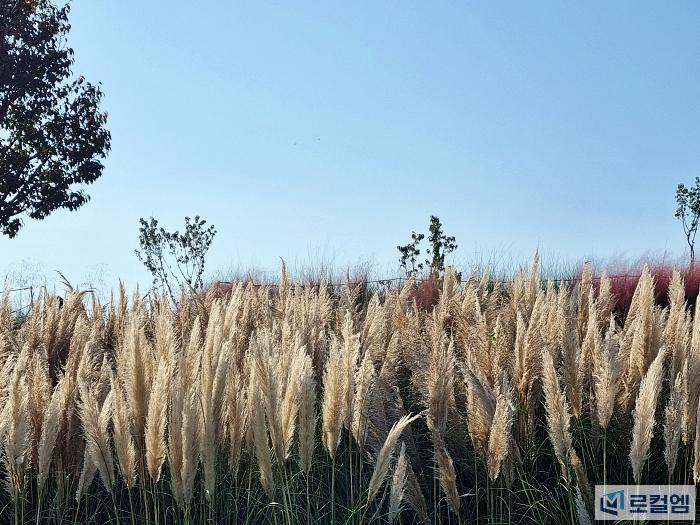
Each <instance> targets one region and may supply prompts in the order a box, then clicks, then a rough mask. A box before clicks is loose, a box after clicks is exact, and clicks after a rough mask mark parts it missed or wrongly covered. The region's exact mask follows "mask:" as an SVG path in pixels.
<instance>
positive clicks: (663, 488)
mask: <svg viewBox="0 0 700 525" xmlns="http://www.w3.org/2000/svg"><path fill="white" fill-rule="evenodd" d="M595 519H596V520H603V521H617V520H663V521H669V520H670V521H694V520H695V485H596V486H595Z"/></svg>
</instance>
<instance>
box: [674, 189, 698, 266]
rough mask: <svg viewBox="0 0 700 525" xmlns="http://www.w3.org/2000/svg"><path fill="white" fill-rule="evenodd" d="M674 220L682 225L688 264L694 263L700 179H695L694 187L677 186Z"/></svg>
mask: <svg viewBox="0 0 700 525" xmlns="http://www.w3.org/2000/svg"><path fill="white" fill-rule="evenodd" d="M676 203H677V204H678V208H677V209H676V218H677V219H679V220H680V221H681V224H682V225H683V233H684V234H685V239H686V241H687V243H688V246H689V247H690V263H691V264H693V263H694V262H695V234H696V233H697V231H698V221H699V220H700V177H695V185H694V186H693V187H691V188H688V187H686V186H685V184H679V185H678V188H677V189H676Z"/></svg>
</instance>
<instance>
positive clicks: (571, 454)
mask: <svg viewBox="0 0 700 525" xmlns="http://www.w3.org/2000/svg"><path fill="white" fill-rule="evenodd" d="M654 281H655V278H654V276H653V275H652V273H651V272H650V271H649V270H648V268H645V269H644V270H643V271H642V274H641V277H640V278H639V279H638V282H637V283H636V288H635V289H634V293H633V294H632V296H631V298H627V299H626V300H628V303H629V307H628V308H625V312H624V313H622V312H621V311H620V309H619V308H617V307H616V295H615V293H614V290H613V286H612V283H611V280H610V279H609V278H607V277H605V276H604V275H603V276H602V277H601V278H600V279H597V278H596V279H594V278H593V275H592V272H591V268H590V266H589V265H584V266H583V268H582V269H581V271H580V279H577V280H576V281H573V282H571V283H553V282H542V281H541V280H540V268H539V262H538V260H537V257H535V259H534V261H533V264H532V267H531V268H530V269H529V270H527V271H520V272H519V273H518V274H517V275H516V276H515V278H514V279H513V280H512V281H510V282H495V281H494V280H493V279H490V278H489V276H488V275H486V274H484V275H477V276H472V277H470V278H466V277H464V279H463V280H460V279H459V278H458V276H457V274H456V273H455V272H454V271H452V270H451V269H448V270H447V271H446V272H445V274H444V275H443V276H440V277H439V278H436V279H434V282H435V283H437V286H438V293H437V295H436V298H435V300H434V301H430V302H429V303H428V304H426V303H425V302H424V301H419V300H418V299H419V297H418V295H419V291H420V286H419V283H417V282H415V281H414V280H409V281H408V282H406V283H405V284H402V285H401V286H396V287H393V288H385V289H382V290H378V291H376V293H373V292H371V291H370V290H368V289H367V288H366V287H363V286H361V285H353V284H351V283H347V284H346V285H344V286H341V287H332V286H329V285H327V284H326V283H324V282H321V283H319V284H318V285H314V286H309V285H307V286H302V285H299V284H295V283H294V282H291V280H290V279H289V277H288V275H287V273H286V271H285V270H284V268H283V271H282V276H281V279H280V283H279V285H278V286H256V285H253V284H251V283H247V284H246V283H239V284H235V285H233V286H232V287H231V289H230V290H227V291H226V293H224V294H222V293H213V292H212V293H208V294H192V295H190V296H185V297H183V298H182V299H181V300H180V301H179V302H178V303H177V304H176V305H173V304H172V303H171V302H170V301H168V300H167V299H164V298H159V297H154V296H152V295H147V296H143V295H140V294H139V293H138V292H137V293H135V294H134V295H133V296H130V295H127V293H126V292H125V291H124V290H121V291H120V293H119V294H118V295H117V296H116V297H115V298H114V299H113V300H112V301H110V302H109V303H108V304H105V305H102V304H99V303H98V302H97V300H95V299H94V298H93V297H92V296H91V295H90V294H89V293H80V292H79V291H76V290H73V291H71V292H69V293H67V294H66V295H65V297H63V298H59V297H57V296H53V295H50V294H44V295H42V296H41V297H40V298H38V299H37V300H35V303H34V304H33V305H32V308H31V313H30V314H29V315H28V316H27V317H26V318H24V319H23V320H22V322H21V323H20V322H18V320H17V319H16V318H15V316H14V315H13V313H12V308H11V305H10V304H11V302H10V298H9V293H8V292H5V293H4V295H3V300H2V304H1V306H0V410H1V411H0V450H1V466H0V479H1V480H2V483H3V487H2V494H1V495H0V523H42V524H43V523H56V524H59V523H60V524H68V523H85V522H89V523H124V524H132V525H135V524H143V523H148V524H170V523H174V524H195V523H211V524H229V523H230V524H234V523H236V524H238V523H240V524H245V523H249V524H258V523H269V524H274V525H283V524H297V523H304V524H312V523H313V524H315V523H319V524H320V523H329V524H330V523H342V524H363V523H397V524H398V523H402V524H413V523H442V524H467V523H483V524H501V523H543V524H545V523H556V524H560V525H561V524H567V523H572V524H573V523H581V524H584V523H590V522H591V521H592V518H593V510H594V501H593V496H592V493H593V487H594V485H595V484H604V483H607V484H638V483H641V484H645V483H653V484H664V485H665V484H692V483H695V482H696V481H698V480H700V418H698V409H699V398H700V319H699V318H698V316H697V314H695V315H694V314H693V312H692V309H691V308H690V307H689V306H688V305H687V304H686V289H685V285H684V281H683V277H682V276H681V274H680V273H678V272H674V273H672V275H671V276H670V279H669V281H668V282H667V283H666V285H665V286H666V287H667V289H668V292H667V294H666V296H665V297H663V298H662V300H660V299H659V298H658V297H657V295H658V294H657V293H656V291H655V290H656V288H655V282H654ZM219 292H220V290H219Z"/></svg>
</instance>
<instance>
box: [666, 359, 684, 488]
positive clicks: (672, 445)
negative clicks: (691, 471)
mask: <svg viewBox="0 0 700 525" xmlns="http://www.w3.org/2000/svg"><path fill="white" fill-rule="evenodd" d="M682 403H683V378H682V374H681V372H678V375H677V376H676V380H675V381H674V382H673V385H672V386H671V392H670V395H669V398H668V403H667V404H666V410H665V412H664V458H666V465H667V466H668V477H669V482H670V481H671V477H672V476H673V471H674V470H675V468H676V458H677V457H678V443H679V441H680V437H681V417H682V410H681V408H682Z"/></svg>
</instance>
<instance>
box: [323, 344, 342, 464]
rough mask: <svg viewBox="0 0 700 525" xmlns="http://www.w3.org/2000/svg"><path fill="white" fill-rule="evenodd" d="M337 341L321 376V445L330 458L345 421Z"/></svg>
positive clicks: (336, 445) (331, 348)
mask: <svg viewBox="0 0 700 525" xmlns="http://www.w3.org/2000/svg"><path fill="white" fill-rule="evenodd" d="M340 348H341V347H340V344H339V342H338V340H337V339H335V338H334V339H333V341H332V342H331V347H330V352H329V354H328V360H327V361H326V368H325V371H324V375H323V406H322V415H323V444H324V445H325V446H326V450H327V451H328V454H329V455H330V456H331V458H334V457H335V451H336V449H337V448H338V443H339V442H340V431H341V429H342V427H343V421H344V419H345V413H344V410H345V403H344V393H345V383H344V378H343V374H342V370H343V356H342V354H341V350H340Z"/></svg>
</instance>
